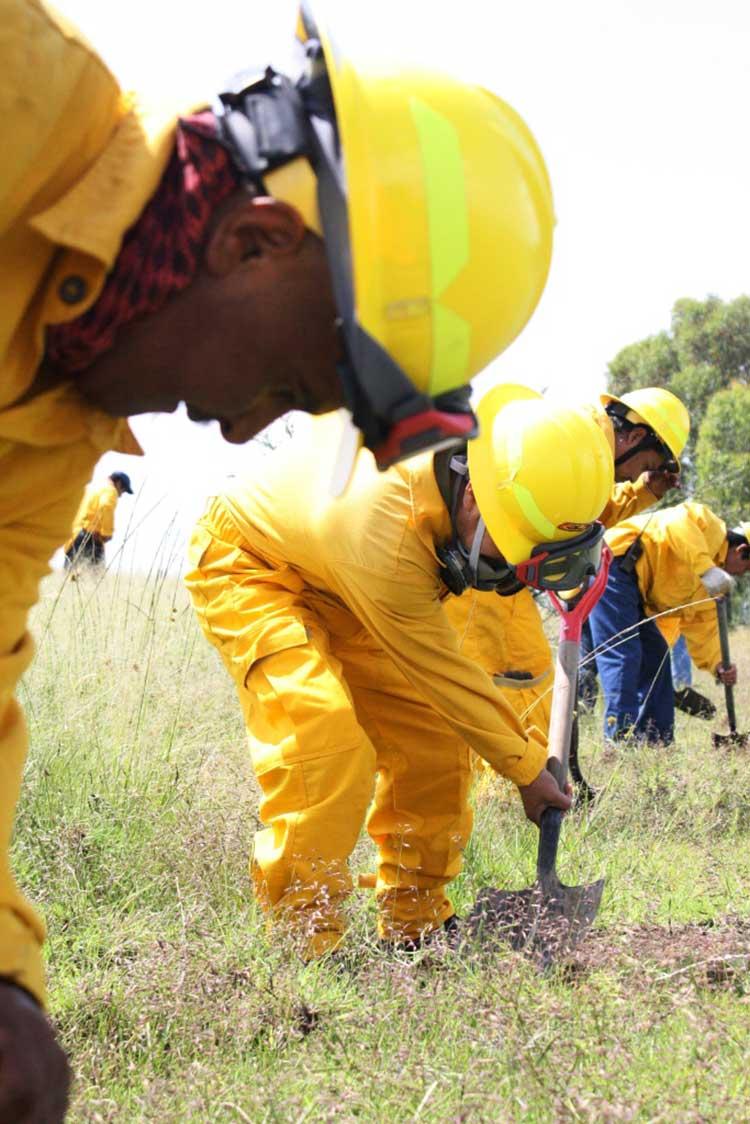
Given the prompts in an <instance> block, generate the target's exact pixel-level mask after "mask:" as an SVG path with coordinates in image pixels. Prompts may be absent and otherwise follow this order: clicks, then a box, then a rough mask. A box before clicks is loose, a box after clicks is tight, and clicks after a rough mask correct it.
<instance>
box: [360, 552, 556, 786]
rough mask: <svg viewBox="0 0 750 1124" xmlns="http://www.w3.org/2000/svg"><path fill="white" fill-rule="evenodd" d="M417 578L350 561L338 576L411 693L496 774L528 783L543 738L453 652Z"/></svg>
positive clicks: (542, 758)
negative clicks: (525, 728) (525, 727)
mask: <svg viewBox="0 0 750 1124" xmlns="http://www.w3.org/2000/svg"><path fill="white" fill-rule="evenodd" d="M422 578H423V575H421V574H420V572H419V571H416V572H415V574H414V580H411V581H410V580H409V578H408V576H406V575H405V574H404V572H403V569H402V570H401V571H400V572H399V574H398V575H391V574H383V573H374V572H373V571H372V570H370V569H368V568H366V567H361V566H356V565H353V564H351V563H349V564H346V568H345V571H344V572H343V573H341V572H340V573H339V581H340V583H341V585H342V587H343V588H345V590H346V595H345V600H346V602H347V604H348V605H349V607H350V609H351V610H352V612H353V613H354V614H355V615H356V616H357V617H358V619H359V620H360V621H361V622H362V624H363V625H364V626H365V628H367V630H368V631H369V632H370V634H371V635H372V636H373V637H374V638H375V639H376V640H377V642H378V643H379V644H380V645H381V647H382V648H383V649H384V651H385V652H387V654H388V655H389V656H390V658H391V659H392V660H393V662H394V663H395V664H396V666H397V667H398V668H399V669H400V670H401V672H402V673H403V674H404V675H405V676H406V678H407V679H408V680H409V682H410V683H411V685H412V686H413V687H414V688H415V690H417V691H419V693H420V694H421V695H422V696H423V698H424V699H425V700H426V702H427V703H428V704H429V705H430V706H431V707H432V708H433V709H434V710H435V711H436V712H437V713H438V714H440V715H441V717H443V718H444V719H445V721H446V722H448V724H449V725H450V726H452V727H453V729H454V730H455V731H456V733H457V734H458V735H459V737H461V738H462V739H463V740H464V741H465V742H467V743H468V744H469V745H470V746H471V747H472V749H474V750H475V751H476V752H477V753H478V754H479V755H480V756H481V757H483V758H484V759H485V760H486V761H488V762H489V763H490V765H492V767H493V768H494V769H496V770H497V772H499V773H502V775H503V776H505V777H508V778H509V780H512V781H514V782H515V784H517V785H526V784H529V783H530V782H531V781H533V780H534V779H535V778H536V777H537V776H538V775H539V773H540V772H541V770H542V769H543V768H544V766H545V764H546V756H547V755H546V749H545V744H544V739H543V737H542V736H541V734H538V733H537V732H536V731H535V730H534V729H530V730H529V731H528V733H527V732H525V731H524V729H523V727H522V725H521V723H520V721H519V719H518V717H517V715H516V713H515V711H514V710H513V708H512V707H511V706H510V705H509V703H508V702H507V701H506V700H505V699H504V698H503V697H502V695H501V693H500V692H499V691H498V690H497V688H496V687H495V685H494V684H493V682H492V680H491V679H490V677H489V676H488V675H487V673H486V672H485V671H483V670H482V669H481V668H480V667H479V666H478V665H477V664H476V663H475V662H474V661H473V660H471V659H469V658H468V657H467V656H465V655H464V654H463V653H462V652H461V651H460V650H459V647H458V641H457V638H456V633H455V631H454V629H453V628H452V627H451V625H450V622H449V621H448V618H447V616H446V614H445V613H444V611H443V609H442V606H441V605H440V602H439V601H438V599H437V594H436V592H435V589H434V588H433V587H432V585H431V584H430V583H429V582H428V581H424V580H422Z"/></svg>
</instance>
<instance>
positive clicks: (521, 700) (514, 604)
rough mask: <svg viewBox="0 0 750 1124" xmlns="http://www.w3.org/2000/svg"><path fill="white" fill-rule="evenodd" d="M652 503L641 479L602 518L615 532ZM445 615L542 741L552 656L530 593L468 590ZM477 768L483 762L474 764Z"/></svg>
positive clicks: (620, 488)
mask: <svg viewBox="0 0 750 1124" xmlns="http://www.w3.org/2000/svg"><path fill="white" fill-rule="evenodd" d="M588 408H589V409H590V411H591V413H592V415H593V416H594V418H595V419H596V421H597V422H598V424H599V425H600V426H601V428H602V429H603V431H604V434H605V436H606V437H607V440H608V441H609V444H610V448H611V449H612V455H613V456H614V451H615V434H614V429H613V426H612V422H611V421H610V419H609V417H608V415H607V414H606V412H605V411H604V410H603V409H601V408H600V407H598V406H594V405H591V406H589V407H588ZM655 502H656V497H655V496H654V494H653V492H651V491H649V489H648V488H647V486H646V478H645V475H644V476H641V477H639V479H638V480H636V481H634V482H632V483H631V482H630V481H627V480H626V481H623V482H622V483H621V484H615V485H614V487H613V489H612V496H611V498H610V500H609V503H608V504H607V506H606V507H605V509H604V511H603V512H602V514H601V515H600V517H599V518H600V519H601V521H602V523H603V524H604V526H605V527H613V526H614V525H615V524H616V523H619V522H620V521H621V520H622V519H628V518H630V517H631V516H633V515H636V514H638V512H641V511H644V510H645V509H646V508H647V507H651V505H652V504H654V503H655ZM445 611H446V613H447V615H448V619H449V620H450V622H451V624H452V625H453V627H454V628H455V630H456V633H457V635H458V637H459V642H460V644H461V648H462V651H463V652H464V653H465V654H466V655H469V656H471V657H472V658H473V659H475V660H476V661H477V662H478V664H479V665H480V667H483V668H484V670H485V671H487V672H488V673H489V674H490V675H492V676H493V678H494V680H495V683H496V684H497V685H498V686H499V687H500V689H501V690H502V692H503V694H504V695H505V698H506V699H507V701H508V702H509V703H510V704H511V706H512V707H513V708H514V710H515V711H516V713H517V715H518V717H519V719H520V720H521V722H522V724H523V725H524V726H525V725H526V724H533V725H534V726H536V727H537V728H538V729H539V730H541V731H542V732H543V734H544V736H545V738H546V737H547V734H548V732H549V719H550V712H551V708H552V679H553V676H552V652H551V649H550V645H549V641H548V640H547V637H546V636H545V634H544V629H543V627H542V619H541V616H540V614H539V610H538V608H537V605H536V603H535V601H534V598H533V597H532V596H531V594H530V593H529V591H528V590H522V591H521V592H520V593H517V594H515V595H514V596H513V597H498V595H497V594H496V593H486V592H481V591H479V590H469V591H468V592H466V593H464V594H463V595H462V596H461V597H453V598H451V599H450V600H449V601H447V602H446V605H445ZM509 671H510V672H518V671H521V672H529V673H530V674H531V676H532V678H531V679H530V680H525V681H524V680H513V679H509V678H508V674H507V673H508V672H509ZM477 765H479V766H481V761H478V762H477Z"/></svg>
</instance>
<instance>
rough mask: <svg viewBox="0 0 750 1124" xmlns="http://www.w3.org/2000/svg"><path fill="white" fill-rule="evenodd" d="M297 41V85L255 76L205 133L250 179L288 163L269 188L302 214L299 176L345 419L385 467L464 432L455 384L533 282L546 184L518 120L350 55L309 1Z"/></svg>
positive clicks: (494, 342) (474, 93)
mask: <svg viewBox="0 0 750 1124" xmlns="http://www.w3.org/2000/svg"><path fill="white" fill-rule="evenodd" d="M298 37H299V38H300V40H301V41H302V43H303V45H304V50H305V53H306V58H307V62H306V66H305V70H304V73H303V74H302V77H301V78H300V79H299V80H298V81H297V82H296V83H292V82H291V81H290V80H289V79H286V78H284V77H283V76H281V75H279V74H275V73H274V72H272V71H269V72H267V73H266V76H265V78H264V79H262V80H261V81H260V82H259V83H255V84H254V85H253V86H250V87H247V88H246V89H245V90H243V91H241V92H240V93H238V94H223V95H222V102H223V104H224V115H223V118H222V123H221V126H220V127H221V128H223V129H224V138H225V140H226V143H227V144H228V146H229V147H230V149H231V150H232V151H233V152H234V153H235V157H236V158H237V159H238V162H240V163H241V166H242V167H243V169H245V170H246V172H247V174H248V177H249V178H252V180H253V182H255V183H258V182H261V183H263V182H264V181H265V180H266V179H268V181H269V185H270V184H271V183H272V181H273V174H274V170H275V169H279V168H282V167H284V166H286V165H288V164H289V163H290V162H296V164H295V174H294V175H290V176H289V177H287V179H286V180H285V181H284V183H283V184H282V182H281V180H280V179H279V178H278V177H277V182H276V183H275V184H273V186H274V188H275V190H277V191H278V192H280V193H281V197H282V198H286V199H287V201H288V202H290V203H293V204H295V205H297V200H300V201H302V200H306V203H305V206H306V207H307V210H308V211H309V202H310V198H311V193H310V190H309V179H310V166H311V168H312V170H313V172H314V178H315V179H316V180H317V183H316V194H315V198H316V203H317V215H316V216H312V217H311V218H310V219H309V220H307V219H306V221H308V225H310V226H312V228H313V229H320V230H321V231H322V234H323V237H324V240H325V244H326V250H327V254H328V261H329V266H330V270H331V276H332V281H333V289H334V295H335V298H336V303H337V306H338V311H339V315H340V318H341V327H342V338H343V342H344V345H345V349H346V353H347V355H346V362H345V363H344V364H343V365H342V369H341V372H340V373H341V377H342V381H343V383H344V391H345V394H346V399H347V405H348V406H349V408H350V410H351V412H352V415H353V418H354V422H355V424H357V425H358V426H359V427H360V429H361V430H362V431H363V434H364V439H365V443H366V444H367V445H368V446H369V447H370V448H371V449H373V451H374V452H375V456H376V459H377V461H378V464H379V465H380V467H386V466H387V465H388V464H389V463H392V462H393V461H395V460H399V459H401V458H402V457H404V456H407V455H410V454H411V453H414V452H416V451H418V450H419V449H423V448H431V447H433V448H434V447H438V446H440V445H445V444H455V443H459V442H462V441H465V440H466V439H467V438H468V437H470V436H471V435H472V434H473V433H475V432H476V429H475V418H474V415H473V413H472V411H471V407H470V404H469V387H468V384H469V381H470V380H471V378H472V377H473V376H474V375H475V374H477V373H478V372H479V371H481V370H482V369H483V368H484V367H486V366H487V364H488V363H489V362H490V361H491V360H492V359H493V358H494V357H495V356H497V355H498V354H500V352H501V351H503V350H504V349H505V348H506V347H507V346H508V344H509V343H510V342H511V341H512V340H513V339H514V338H515V337H516V336H517V335H518V333H519V332H520V331H521V329H522V328H523V326H524V325H525V323H526V322H527V320H528V319H529V317H530V316H531V314H532V312H533V310H534V308H535V307H536V304H537V302H538V300H539V298H540V296H541V293H542V290H543V288H544V285H545V282H546V278H547V273H548V270H549V263H550V256H551V251H552V228H553V225H554V215H553V205H552V194H551V189H550V184H549V178H548V175H547V170H546V167H545V164H544V160H543V158H542V156H541V154H540V152H539V149H538V148H537V146H536V143H535V141H534V138H533V137H532V135H531V133H530V132H529V131H528V129H527V128H526V126H525V125H524V123H523V121H522V120H521V119H520V117H518V116H517V114H516V113H515V112H514V111H513V110H512V109H511V108H510V107H509V106H508V105H506V104H505V102H503V101H501V100H500V99H499V98H497V97H495V96H494V95H493V94H491V93H488V92H487V91H486V90H484V89H482V88H480V87H478V86H473V85H469V84H466V83H463V82H460V81H457V80H454V79H451V78H448V77H446V76H444V75H441V74H438V73H436V72H433V71H423V70H417V69H403V68H401V69H394V68H393V67H391V69H390V70H389V69H388V68H387V67H385V66H383V65H380V66H378V67H375V66H374V65H372V64H371V63H368V62H365V61H363V60H362V59H360V58H357V57H353V55H352V54H350V53H348V52H347V44H346V43H345V42H339V41H338V40H337V39H335V38H334V36H333V34H332V32H331V29H330V28H329V27H327V26H325V25H324V24H322V23H321V22H319V21H318V22H316V20H314V19H313V17H312V14H311V11H310V8H309V6H308V5H307V4H303V6H302V8H301V11H300V20H299V22H298ZM355 54H356V52H355ZM261 100H262V104H261V105H260V106H259V102H260V101H261ZM248 123H249V124H250V126H251V128H250V130H249V134H250V139H249V140H248ZM301 156H302V157H305V158H306V159H305V160H300V159H299V158H300V157H301ZM297 173H299V175H297ZM305 175H307V181H308V184H307V188H306V189H305V188H304V186H303V182H304V181H305ZM284 192H286V195H285V194H284ZM300 210H302V205H301V204H300ZM303 213H305V212H304V211H303Z"/></svg>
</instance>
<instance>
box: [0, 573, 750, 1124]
mask: <svg viewBox="0 0 750 1124" xmlns="http://www.w3.org/2000/svg"><path fill="white" fill-rule="evenodd" d="M35 631H36V633H37V636H38V637H39V652H38V655H37V658H36V661H35V663H34V665H33V666H32V669H31V671H30V672H29V674H28V676H27V677H26V680H25V682H24V684H23V689H22V696H23V701H24V704H25V706H26V709H27V714H28V718H29V724H30V729H31V739H32V752H31V755H30V760H29V765H28V769H27V775H26V783H25V789H24V796H23V801H22V805H21V808H20V812H19V819H18V827H17V832H16V847H15V864H16V870H17V872H18V875H19V877H20V879H21V881H22V883H23V885H24V886H25V887H26V889H27V890H28V892H29V893H30V894H31V896H32V897H33V898H34V900H35V901H36V902H38V903H39V904H40V906H41V908H42V910H43V912H44V913H45V915H46V917H47V920H48V923H49V928H50V939H49V943H48V956H49V971H50V978H51V995H52V1012H53V1016H54V1018H55V1020H56V1022H57V1024H58V1026H59V1028H60V1031H61V1034H62V1036H63V1039H64V1041H65V1044H66V1046H67V1048H68V1049H69V1050H70V1052H71V1055H72V1057H73V1061H74V1065H75V1068H76V1072H77V1074H78V1077H77V1082H76V1087H75V1094H74V1106H73V1109H72V1112H71V1119H72V1120H73V1121H76V1122H83V1121H86V1122H94V1121H108V1122H109V1121H118V1122H125V1121H127V1122H131V1121H133V1122H135V1121H139V1122H140V1121H149V1122H151V1121H154V1122H156V1121H158V1122H169V1124H172V1122H174V1124H177V1122H185V1121H191V1122H193V1121H195V1122H212V1124H213V1122H223V1121H248V1120H250V1121H253V1122H256V1121H257V1122H262V1121H284V1122H286V1121H302V1120H309V1121H313V1120H314V1121H319V1120H342V1121H348V1120H368V1121H416V1120H419V1121H436V1122H437V1121H506V1120H507V1121H540V1122H542V1121H549V1120H571V1121H572V1120H587V1121H588V1120H590V1121H620V1120H622V1121H626V1120H627V1121H631V1120H638V1121H640V1120H643V1121H647V1120H648V1121H652V1120H669V1121H704V1120H741V1119H747V1118H748V1115H749V1112H748V1108H747V1105H748V1092H749V1090H748V1081H747V1077H746V1072H747V1061H746V1042H747V1040H748V1032H749V1031H750V975H749V974H748V963H749V962H750V909H749V908H748V892H747V891H748V885H750V849H749V848H748V832H749V831H750V761H749V760H748V757H746V756H742V755H741V754H729V753H727V754H718V753H717V752H716V751H714V750H713V749H712V748H711V745H710V733H709V731H710V727H709V726H708V725H707V724H706V723H704V722H700V721H698V720H695V719H693V720H687V719H684V720H682V721H681V722H680V724H679V728H678V738H677V743H676V746H675V747H674V748H672V749H670V750H668V751H662V752H655V751H648V750H640V749H636V748H625V749H624V750H623V751H622V752H620V753H618V755H617V756H616V757H607V756H605V755H604V754H603V752H602V750H601V746H600V740H599V733H598V722H599V720H598V718H592V719H589V720H587V722H586V724H585V728H584V730H583V734H582V745H581V758H582V762H583V765H584V770H585V771H586V772H588V773H589V774H590V779H591V780H592V782H593V783H594V784H595V785H597V786H600V787H601V789H602V795H601V798H600V800H599V801H598V802H597V803H596V804H595V805H594V806H593V808H592V809H591V810H590V811H589V812H585V813H578V814H576V815H574V816H570V817H568V819H567V821H566V825H565V829H564V836H565V842H564V851H563V854H562V856H561V859H560V870H561V872H562V874H563V877H564V879H565V880H566V881H568V882H571V883H578V882H582V881H590V880H592V879H594V878H596V877H599V876H600V875H603V874H606V876H607V888H606V891H605V897H604V901H603V905H602V909H601V912H600V916H599V920H598V926H597V929H596V931H595V932H594V933H592V934H591V935H590V937H589V938H588V940H587V942H586V946H585V948H582V949H581V952H580V955H579V956H578V958H577V961H576V963H574V964H573V965H572V966H570V967H569V968H567V969H566V970H561V971H558V972H556V973H553V974H552V975H550V976H546V977H543V978H542V977H540V976H539V974H538V973H537V971H536V970H535V969H534V967H533V965H531V964H529V963H528V962H526V961H525V960H524V959H523V958H522V957H520V956H518V955H516V954H513V953H511V952H509V951H502V950H495V951H493V952H492V953H488V952H486V951H484V952H483V951H479V950H475V951H473V952H464V953H463V954H461V955H454V954H450V953H447V952H446V953H444V954H441V953H440V952H435V953H431V954H428V953H425V954H420V955H418V956H416V957H412V958H408V957H404V956H394V955H392V954H387V953H385V952H384V951H383V950H382V949H380V948H379V947H378V945H377V942H376V940H375V938H374V909H373V901H372V897H371V895H370V894H369V892H367V891H360V892H357V893H355V894H354V895H353V897H352V900H351V903H350V912H351V933H350V938H349V942H348V957H347V959H346V960H345V962H344V963H343V964H339V965H338V966H337V967H335V968H334V967H333V966H332V965H330V964H326V963H323V964H317V965H309V966H307V967H305V966H303V965H302V964H300V963H299V962H298V961H297V960H296V959H295V957H294V956H293V954H292V950H291V949H290V948H289V947H288V946H287V945H286V944H285V942H284V939H283V938H282V937H280V936H278V934H271V933H269V932H268V931H267V930H266V927H265V924H264V922H263V919H262V917H261V916H260V915H259V913H258V910H257V909H256V907H255V904H254V902H253V899H252V896H251V893H250V889H249V884H248V880H247V873H246V868H247V859H248V854H249V849H250V845H251V838H252V834H253V832H254V830H255V828H256V826H257V789H256V786H255V783H254V780H253V778H252V776H251V774H250V771H249V769H248V764H247V758H246V752H245V746H244V732H243V729H242V723H241V720H240V715H239V709H238V706H237V704H236V701H235V697H234V693H233V688H232V686H231V684H230V682H229V679H228V677H227V676H226V674H225V673H224V671H223V669H222V668H221V666H220V665H219V663H218V661H217V658H216V656H215V653H214V652H213V650H211V649H210V648H209V647H208V646H207V645H206V644H205V643H204V642H203V640H202V639H201V638H200V636H199V634H198V630H197V627H196V624H195V622H194V620H193V616H192V612H191V610H190V608H189V605H188V602H187V597H186V595H185V593H184V591H183V590H182V588H181V586H180V584H179V583H178V582H177V581H176V580H175V579H174V578H172V577H169V576H168V575H167V573H166V568H165V567H159V566H156V567H155V568H154V571H153V572H152V573H151V574H150V575H149V576H148V577H147V578H145V579H144V578H138V577H135V576H132V575H128V574H125V573H116V572H112V573H109V574H107V575H106V576H105V577H104V578H103V579H97V578H92V577H90V576H87V575H82V576H81V578H80V579H79V580H78V581H77V582H71V581H70V580H68V579H67V578H64V577H63V575H59V574H58V575H53V576H52V577H51V578H50V579H49V580H48V582H47V584H46V586H45V588H44V596H43V599H42V601H41V603H40V605H39V607H38V610H37V612H36V621H35ZM749 640H750V633H749V632H748V631H747V630H745V631H744V632H735V633H734V634H733V643H734V646H735V648H736V649H737V654H738V656H739V659H738V662H739V664H740V670H741V674H742V675H743V679H744V681H745V682H747V678H748V676H750V656H749V654H748V650H749V649H750V643H749ZM708 690H709V693H712V694H713V695H714V697H715V698H716V701H720V696H719V693H718V691H717V690H716V689H715V688H714V687H713V686H712V685H709V687H708ZM739 694H740V707H739V718H740V725H741V727H742V728H747V727H750V712H749V711H748V706H747V702H746V700H747V692H746V690H745V691H744V692H743V691H740V693H739ZM476 805H477V817H476V827H475V831H474V835H473V837H472V840H471V842H470V845H469V847H468V850H467V853H466V862H465V869H464V872H463V873H462V875H461V876H460V878H459V879H457V881H456V883H455V885H454V900H455V902H456V905H457V907H458V909H459V912H465V911H466V910H468V909H469V908H470V906H471V904H472V902H473V900H474V898H475V897H476V894H477V891H478V890H479V889H480V888H481V887H482V886H484V885H488V884H490V885H504V886H511V887H512V886H515V887H521V886H523V885H526V884H528V883H529V882H531V881H532V879H533V868H534V849H535V830H534V829H533V828H531V827H530V826H528V825H527V824H526V823H525V822H524V820H523V817H522V814H521V811H520V805H519V803H518V801H517V800H516V799H515V798H514V797H513V796H512V793H511V792H510V790H509V789H508V787H507V786H505V785H504V784H503V782H501V781H500V780H484V781H482V782H481V784H480V785H479V788H478V792H477V797H476ZM372 862H373V855H372V850H371V847H370V844H369V842H367V841H366V840H362V841H361V843H360V845H359V847H358V849H357V852H356V854H355V857H354V866H355V867H356V868H357V869H371V868H372Z"/></svg>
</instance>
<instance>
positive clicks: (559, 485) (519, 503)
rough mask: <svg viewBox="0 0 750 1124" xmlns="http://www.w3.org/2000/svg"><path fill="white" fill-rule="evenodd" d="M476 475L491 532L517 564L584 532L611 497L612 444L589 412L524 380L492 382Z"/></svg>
mask: <svg viewBox="0 0 750 1124" xmlns="http://www.w3.org/2000/svg"><path fill="white" fill-rule="evenodd" d="M477 413H478V416H479V425H480V433H479V436H478V437H477V438H475V439H474V440H473V441H470V442H469V446H468V465H469V479H470V480H471V486H472V488H473V490H474V495H475V496H476V501H477V506H478V507H479V512H480V514H481V516H482V518H483V519H484V522H485V524H486V527H487V530H488V531H489V534H490V537H491V538H492V540H493V541H494V543H495V545H496V546H497V548H498V549H499V550H500V551H501V552H502V554H503V555H504V557H505V558H506V560H507V561H508V562H510V563H511V565H516V564H517V563H519V562H522V561H524V560H525V559H526V558H529V557H530V555H531V552H532V551H533V549H534V547H535V546H538V545H539V544H540V543H544V542H559V541H562V540H564V539H568V538H572V537H573V536H574V535H578V534H580V533H581V532H582V531H584V530H585V529H586V528H587V527H588V525H589V524H591V523H592V522H593V521H594V520H596V519H598V517H599V515H600V514H601V513H602V511H603V510H604V507H605V505H606V503H607V501H608V499H609V496H610V493H611V491H612V485H613V483H614V468H613V464H612V453H611V451H610V448H609V443H608V441H607V438H606V437H605V435H604V433H603V432H602V430H601V428H600V427H599V425H597V423H596V421H595V420H594V418H593V416H592V415H591V413H590V412H588V413H587V412H586V411H584V410H579V409H575V408H573V407H568V406H558V405H555V404H553V403H552V402H549V401H548V400H547V399H546V398H543V397H542V395H541V394H538V393H537V392H536V391H535V390H530V389H529V388H528V387H525V386H515V385H509V384H505V385H500V386H495V387H493V388H492V389H491V390H490V391H488V392H487V394H485V395H484V397H483V398H482V399H481V401H480V402H479V405H478V407H477Z"/></svg>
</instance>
